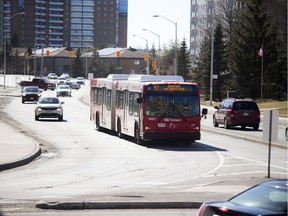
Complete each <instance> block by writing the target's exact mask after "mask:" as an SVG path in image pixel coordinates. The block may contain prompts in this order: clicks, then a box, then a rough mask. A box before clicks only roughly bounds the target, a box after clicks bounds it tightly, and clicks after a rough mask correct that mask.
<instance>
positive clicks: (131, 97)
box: [128, 92, 134, 115]
mask: <svg viewBox="0 0 288 216" xmlns="http://www.w3.org/2000/svg"><path fill="white" fill-rule="evenodd" d="M133 101H134V92H129V107H128V111H129V115H133Z"/></svg>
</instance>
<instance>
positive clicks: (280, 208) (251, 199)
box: [229, 185, 287, 212]
mask: <svg viewBox="0 0 288 216" xmlns="http://www.w3.org/2000/svg"><path fill="white" fill-rule="evenodd" d="M229 201H230V202H232V203H234V204H236V205H241V206H251V207H255V208H261V209H267V210H270V211H275V212H285V211H287V190H286V189H284V188H277V187H271V186H266V185H258V186H256V187H254V188H252V189H250V190H248V191H246V192H244V193H242V194H240V195H238V196H236V197H234V198H232V199H231V200H229Z"/></svg>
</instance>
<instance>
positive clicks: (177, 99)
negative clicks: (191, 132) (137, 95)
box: [144, 94, 200, 118]
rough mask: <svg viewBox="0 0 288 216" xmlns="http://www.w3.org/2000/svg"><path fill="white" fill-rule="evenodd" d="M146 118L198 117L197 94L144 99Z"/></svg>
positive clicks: (148, 96) (162, 95)
mask: <svg viewBox="0 0 288 216" xmlns="http://www.w3.org/2000/svg"><path fill="white" fill-rule="evenodd" d="M145 104H146V106H145V110H144V113H145V115H147V116H154V117H160V118H167V117H169V118H178V117H189V116H198V115H199V114H200V113H199V112H200V111H199V97H198V95H197V94H189V95H187V94H177V95H175V94H153V95H146V97H145Z"/></svg>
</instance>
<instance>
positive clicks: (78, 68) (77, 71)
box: [71, 49, 85, 78]
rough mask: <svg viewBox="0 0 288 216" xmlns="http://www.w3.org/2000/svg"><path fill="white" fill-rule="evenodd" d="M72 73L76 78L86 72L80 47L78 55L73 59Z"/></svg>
mask: <svg viewBox="0 0 288 216" xmlns="http://www.w3.org/2000/svg"><path fill="white" fill-rule="evenodd" d="M71 74H72V77H75V78H76V77H84V76H85V73H84V70H83V62H82V61H81V52H80V49H77V51H76V57H75V58H74V59H72V65H71Z"/></svg>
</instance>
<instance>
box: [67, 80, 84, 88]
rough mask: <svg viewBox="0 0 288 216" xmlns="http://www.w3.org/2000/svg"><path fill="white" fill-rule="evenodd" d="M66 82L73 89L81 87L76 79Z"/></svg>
mask: <svg viewBox="0 0 288 216" xmlns="http://www.w3.org/2000/svg"><path fill="white" fill-rule="evenodd" d="M66 84H67V85H69V86H70V88H71V89H76V90H78V89H80V88H81V85H80V84H79V83H78V82H77V81H76V80H70V81H68V82H66Z"/></svg>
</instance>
